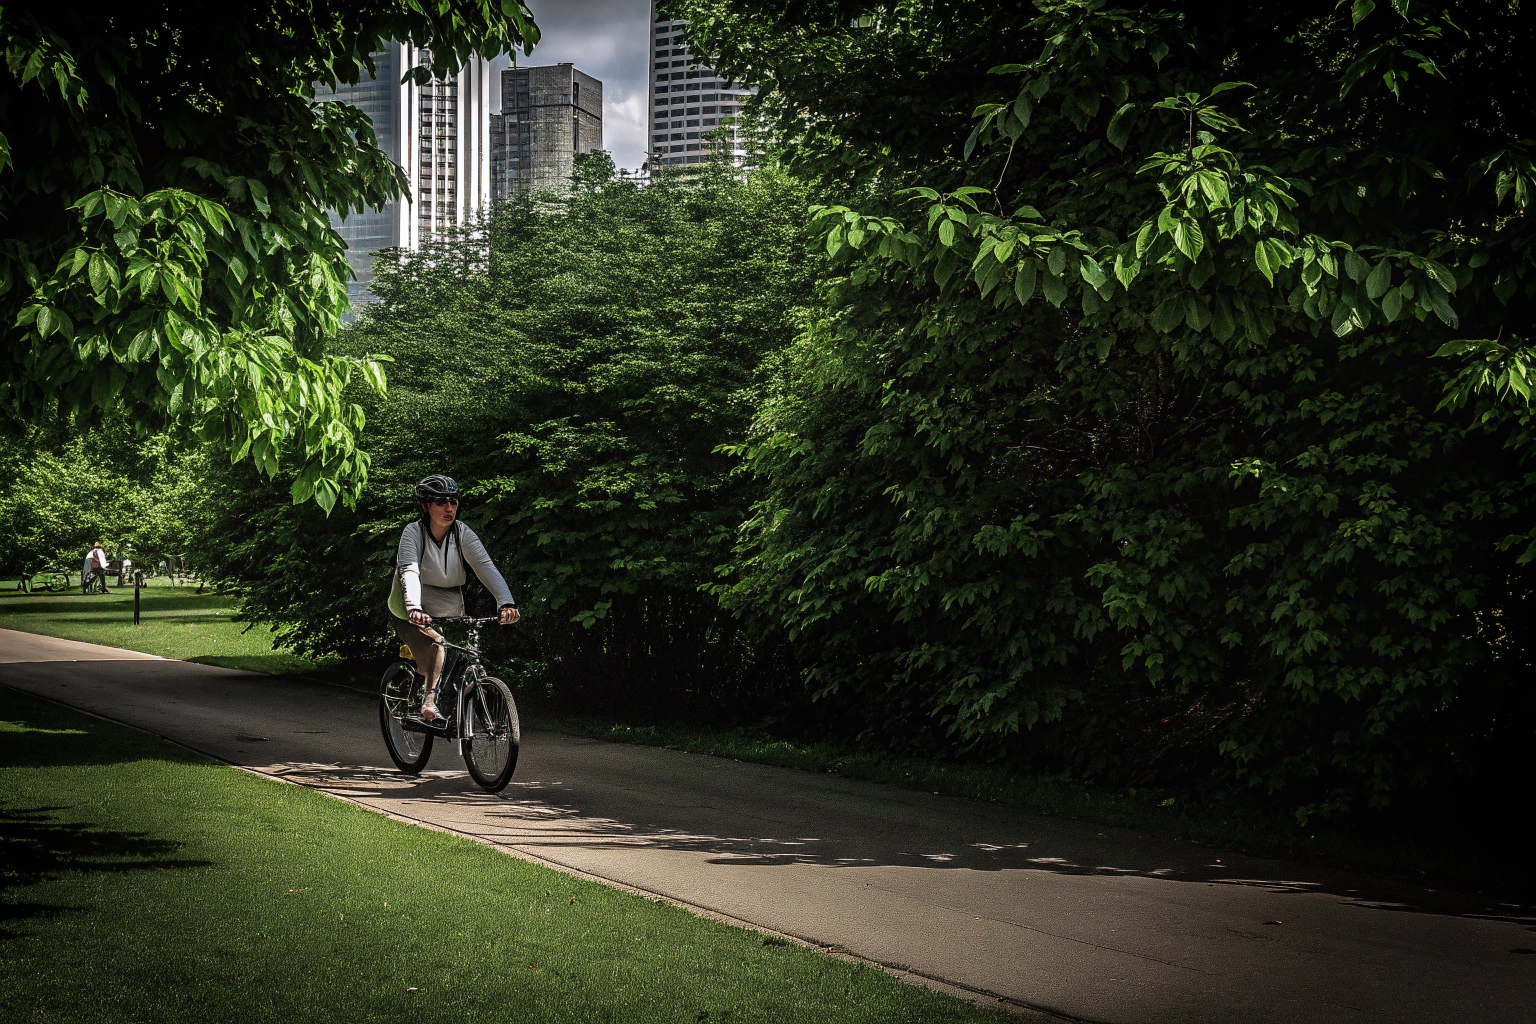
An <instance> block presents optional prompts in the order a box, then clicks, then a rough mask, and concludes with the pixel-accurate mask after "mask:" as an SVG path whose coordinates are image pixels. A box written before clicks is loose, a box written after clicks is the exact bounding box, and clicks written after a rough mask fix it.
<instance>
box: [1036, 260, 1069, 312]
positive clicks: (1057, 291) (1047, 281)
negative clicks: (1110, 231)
mask: <svg viewBox="0 0 1536 1024" xmlns="http://www.w3.org/2000/svg"><path fill="white" fill-rule="evenodd" d="M1053 255H1054V254H1053ZM1040 293H1041V294H1042V295H1044V296H1045V301H1046V302H1049V303H1050V304H1051V305H1053V306H1058V307H1059V306H1060V305H1061V304H1062V302H1063V301H1064V300H1065V299H1066V297H1067V282H1066V281H1064V280H1062V278H1061V275H1059V274H1046V275H1045V277H1044V279H1042V280H1041V282H1040Z"/></svg>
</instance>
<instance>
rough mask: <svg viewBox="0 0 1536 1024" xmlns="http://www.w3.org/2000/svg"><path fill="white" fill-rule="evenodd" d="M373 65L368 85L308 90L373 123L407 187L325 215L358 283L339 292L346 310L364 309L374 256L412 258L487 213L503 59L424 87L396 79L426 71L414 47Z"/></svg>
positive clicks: (393, 50)
mask: <svg viewBox="0 0 1536 1024" xmlns="http://www.w3.org/2000/svg"><path fill="white" fill-rule="evenodd" d="M372 56H373V61H374V65H375V68H376V71H375V73H374V75H373V76H372V77H368V76H366V75H365V76H364V77H363V79H362V80H361V81H360V82H358V84H356V85H342V86H340V87H339V88H337V89H335V90H332V89H327V88H324V87H319V88H317V89H316V90H315V98H316V100H317V101H323V100H341V101H343V102H346V103H351V104H353V105H355V106H357V107H359V108H360V109H361V110H363V111H364V112H365V113H366V114H367V115H368V116H369V118H370V119H371V120H372V121H373V131H374V135H376V136H377V137H378V140H379V147H380V148H381V149H383V150H384V152H385V153H387V154H388V155H389V158H390V159H391V160H393V161H395V163H397V164H399V165H400V167H401V168H403V169H404V170H405V173H406V177H407V178H408V179H409V180H410V183H411V184H410V191H409V193H408V199H407V200H405V201H399V202H393V203H390V204H388V205H387V206H385V207H383V208H381V209H377V210H366V211H364V212H362V213H351V214H348V215H347V216H346V217H345V218H342V217H340V216H338V215H337V214H335V213H332V215H331V221H332V223H333V224H335V225H336V230H337V231H338V232H339V233H340V234H341V237H342V238H343V239H344V240H345V241H346V243H347V249H348V252H347V259H348V262H349V263H350V264H351V266H352V270H353V273H354V274H356V275H357V277H356V280H354V281H352V282H351V283H350V284H348V286H347V294H348V295H349V296H350V297H351V299H352V302H353V304H354V305H356V304H359V303H362V302H369V301H372V298H373V296H372V295H371V294H370V291H369V289H370V288H371V286H372V284H373V254H374V253H375V252H377V251H378V250H380V249H387V248H394V247H399V248H403V249H417V248H420V246H421V243H422V242H423V241H424V240H426V239H430V238H431V237H433V236H434V235H437V234H439V233H441V232H444V231H446V230H448V229H450V228H453V227H459V226H463V225H466V224H469V223H471V222H473V220H474V218H475V217H476V215H477V214H478V213H479V211H480V210H481V209H483V208H484V207H485V206H487V205H488V204H489V203H490V199H491V181H490V172H491V163H490V148H489V143H490V115H491V112H492V111H494V110H496V109H498V108H499V105H500V104H499V100H500V92H501V89H500V85H501V83H500V79H499V74H498V73H499V72H500V70H501V68H503V67H505V66H507V64H509V63H510V58H508V57H506V56H501V57H497V58H493V59H487V58H485V57H478V56H477V57H475V58H473V59H472V60H471V61H470V63H469V64H468V65H466V66H465V67H464V68H462V69H460V71H459V73H458V74H457V75H453V76H447V77H443V78H439V79H435V80H433V81H430V82H428V83H427V84H426V85H424V86H423V85H417V84H416V82H415V81H414V80H412V81H409V82H405V83H402V82H401V81H400V79H401V77H402V76H403V75H404V74H405V72H406V71H407V70H408V69H410V68H412V67H415V66H416V65H418V64H423V63H426V62H427V61H429V60H430V59H431V57H430V53H429V52H428V51H426V50H423V49H422V48H421V47H418V46H416V45H414V44H412V43H390V44H389V46H388V48H386V49H384V50H381V51H378V52H376V53H374V54H373V55H372Z"/></svg>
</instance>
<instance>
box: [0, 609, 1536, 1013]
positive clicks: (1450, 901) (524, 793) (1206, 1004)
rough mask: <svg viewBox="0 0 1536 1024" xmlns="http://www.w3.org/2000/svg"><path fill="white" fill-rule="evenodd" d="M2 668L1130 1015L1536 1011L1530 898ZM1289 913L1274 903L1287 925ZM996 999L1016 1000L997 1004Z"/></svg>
mask: <svg viewBox="0 0 1536 1024" xmlns="http://www.w3.org/2000/svg"><path fill="white" fill-rule="evenodd" d="M0 683H3V684H5V685H8V686H12V687H15V688H17V689H21V690H25V691H28V692H30V693H35V694H38V695H41V696H44V697H49V698H52V699H54V700H58V701H62V702H65V703H68V704H72V705H74V706H76V707H80V708H84V709H87V710H89V711H93V712H95V713H97V714H100V715H104V716H106V717H109V718H113V719H116V720H118V721H122V722H127V723H129V724H132V725H136V726H139V727H141V728H144V729H147V730H150V731H152V732H155V733H158V734H161V735H164V736H168V737H170V738H172V739H175V740H177V741H179V742H181V743H183V744H185V745H187V746H189V747H192V748H194V749H197V750H201V751H204V752H206V753H209V754H212V755H214V756H216V757H219V758H223V759H225V760H227V761H232V762H235V763H237V764H241V765H245V766H248V767H251V768H254V769H256V770H259V771H261V772H265V773H268V774H271V775H275V776H281V777H282V778H284V779H287V780H290V781H293V782H298V783H302V784H304V785H307V786H313V787H315V788H318V789H321V790H324V791H326V792H329V793H333V794H336V795H338V796H343V797H345V798H347V799H350V800H353V801H356V802H358V803H360V804H363V805H365V806H368V807H372V808H375V809H378V810H381V811H385V812H388V813H391V814H396V815H400V816H404V817H408V818H413V819H417V820H420V821H423V822H425V823H429V824H433V825H436V826H439V827H444V828H450V829H453V830H456V831H459V832H463V833H467V834H470V835H473V836H475V837H477V838H479V839H481V840H483V841H486V842H490V843H493V844H496V845H498V846H501V847H504V848H506V849H508V850H509V851H511V852H513V853H516V854H519V855H521V856H525V857H531V858H535V859H538V860H541V861H545V862H547V863H552V864H555V865H559V866H562V867H564V868H567V869H572V870H576V871H580V872H584V873H587V874H590V875H595V876H598V877H600V878H603V879H607V880H611V881H614V882H617V883H620V884H623V885H628V886H633V887H636V888H639V889H642V890H645V891H648V892H652V893H656V894H659V895H662V896H665V897H668V898H670V899H674V900H677V901H679V902H682V903H685V904H689V905H692V906H695V907H699V908H703V909H705V910H707V911H710V912H713V913H715V914H718V915H724V916H726V917H729V918H734V919H736V920H739V921H744V922H750V923H752V924H755V925H758V926H761V927H764V928H768V929H772V930H774V931H778V932H782V933H784V934H788V935H793V936H796V937H798V938H801V939H804V940H807V941H810V942H813V943H815V944H817V945H821V946H824V947H831V948H833V949H839V950H846V951H848V952H851V953H853V954H856V955H858V956H861V957H864V958H867V959H870V960H874V961H877V962H880V963H882V964H886V965H891V966H900V967H903V968H906V969H907V970H909V971H910V972H913V973H915V974H917V975H920V976H924V977H927V978H930V979H936V980H939V981H942V982H945V983H948V984H950V985H953V986H957V987H960V988H963V989H967V990H969V991H971V992H973V993H989V994H991V995H992V996H994V997H1000V998H1002V999H1003V1000H1005V1001H1006V1003H1007V1005H1010V1006H1011V1007H1013V1008H1015V1009H1019V1010H1021V1012H1023V1013H1024V1015H1025V1016H1031V1017H1038V1018H1039V1019H1052V1017H1051V1015H1053V1014H1054V1015H1060V1016H1062V1017H1066V1018H1068V1019H1078V1020H1088V1021H1106V1022H1108V1021H1114V1022H1122V1021H1123V1022H1160V1021H1168V1022H1179V1024H1186V1022H1197V1021H1210V1022H1223V1024H1225V1022H1238V1021H1241V1022H1243V1024H1258V1022H1269V1021H1382V1022H1386V1021H1391V1022H1394V1024H1396V1022H1406V1021H1448V1022H1449V1021H1478V1022H1495V1021H1509V1022H1517V1021H1518V1022H1522V1024H1528V1022H1530V1021H1532V1020H1533V1019H1536V955H1532V956H1527V955H1520V954H1515V953H1512V952H1511V950H1512V949H1522V948H1530V947H1536V918H1532V917H1525V916H1521V913H1520V911H1519V908H1509V907H1498V906H1492V907H1490V906H1485V905H1480V904H1477V903H1475V902H1472V901H1470V900H1468V899H1466V898H1461V897H1455V896H1451V895H1447V894H1438V893H1433V892H1428V891H1425V890H1422V889H1416V888H1413V887H1409V886H1398V885H1394V884H1392V883H1387V882H1381V881H1376V880H1372V879H1367V878H1363V877H1359V876H1354V875H1349V874H1345V873H1340V872H1329V871H1322V870H1318V869H1314V868H1308V867H1298V866H1296V865H1291V864H1285V863H1281V862H1278V861H1265V860H1258V859H1253V858H1244V857H1225V856H1224V857H1222V858H1221V859H1220V860H1218V859H1216V856H1215V855H1214V854H1213V853H1211V852H1210V851H1208V850H1205V849H1202V848H1200V847H1196V846H1193V845H1190V844H1187V843H1178V842H1170V841H1163V840H1152V839H1147V838H1144V837H1140V836H1137V835H1135V834H1134V833H1131V832H1128V831H1124V830H1117V829H1111V828H1102V827H1094V826H1092V825H1085V824H1081V823H1078V822H1072V821H1061V820H1056V819H1050V818H1042V817H1036V816H1033V815H1029V814H1025V813H1022V812H1020V811H1016V810H1011V809H1008V808H1003V807H997V806H993V805H989V804H983V803H976V802H973V801H968V800H958V799H952V798H947V797H939V796H934V795H930V794H925V793H914V792H910V791H907V790H902V789H895V788H891V787H887V786H880V785H875V784H871V783H863V782H856V781H850V780H847V779H840V778H837V777H835V776H826V775H813V774H810V773H805V772H797V771H793V770H789V769H780V768H770V767H765V766H761V765H751V764H741V763H738V762H734V761H728V760H723V759H719V758H711V757H703V756H698V755H691V754H682V753H677V752H675V751H668V750H659V749H655V748H648V747H638V746H629V745H625V744H614V743H603V742H598V741H593V740H585V739H576V738H572V737H569V736H564V735H560V734H556V733H550V732H542V731H536V730H529V731H528V732H526V733H525V736H524V743H523V754H522V760H521V761H520V763H519V765H518V770H517V775H516V777H515V778H514V780H513V783H512V785H511V786H510V787H508V789H507V790H506V792H505V793H503V794H502V795H500V796H497V797H493V796H489V795H487V794H485V793H483V792H481V791H480V790H478V789H477V788H475V787H474V786H473V785H472V784H471V783H470V782H469V780H468V777H467V776H466V775H465V774H464V772H463V766H462V763H461V762H459V761H458V760H457V758H456V756H455V753H454V750H453V747H452V745H450V744H439V745H438V748H437V750H436V751H435V752H434V753H433V759H432V762H431V764H430V765H429V770H428V771H427V773H425V775H424V776H423V777H422V778H421V779H419V780H412V779H408V778H406V777H404V776H402V775H400V774H398V773H396V772H395V771H394V770H393V769H391V768H389V767H388V766H389V759H388V756H387V755H386V754H385V752H384V748H383V745H382V741H381V740H380V738H379V731H378V719H377V715H376V711H375V706H374V704H373V702H372V701H371V700H369V699H368V698H367V697H366V696H364V695H361V694H356V693H353V692H350V691H347V690H342V689H337V688H331V687H326V686H322V685H316V684H305V683H302V682H297V681H291V680H283V679H280V678H275V677H270V676H260V675H254V674H250V673H243V672H234V671H229V670H225V669H217V668H210V667H206V666H201V665H192V664H187V663H184V662H177V661H165V660H160V659H156V658H151V657H148V656H146V655H142V654H134V653H132V652H128V651H118V650H115V649H112V648H105V647H94V646H92V645H89V644H79V643H74V642H71V641H64V640H55V639H52V638H48V637H38V636H33V635H32V634H27V633H17V632H13V631H10V630H0ZM1277 922H1278V923H1277ZM994 1005H996V1004H995V1003H994Z"/></svg>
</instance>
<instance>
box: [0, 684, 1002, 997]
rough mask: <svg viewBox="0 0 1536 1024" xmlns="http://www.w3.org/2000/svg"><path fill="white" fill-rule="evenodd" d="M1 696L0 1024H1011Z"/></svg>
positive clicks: (812, 955)
mask: <svg viewBox="0 0 1536 1024" xmlns="http://www.w3.org/2000/svg"><path fill="white" fill-rule="evenodd" d="M4 695H5V699H6V705H5V710H4V711H3V712H0V1020H6V1021H24V1020H31V1021H42V1020H64V1021H111V1022H114V1024H121V1022H131V1021H144V1022H155V1024H161V1022H178V1021H186V1022H197V1024H201V1022H207V1021H240V1022H247V1021H277V1022H285V1024H286V1022H293V1021H303V1022H324V1021H391V1022H393V1021H402V1020H411V1021H439V1020H441V1021H452V1022H455V1024H460V1022H465V1021H498V1022H505V1021H541V1022H542V1021H567V1020H568V1021H584V1022H585V1021H625V1022H628V1021H677V1022H689V1024H697V1022H700V1021H713V1022H718V1021H806V1022H817V1024H820V1022H824V1021H881V1022H892V1021H957V1022H959V1021H981V1020H1003V1019H1006V1018H1005V1017H1004V1016H1003V1015H1000V1014H994V1013H989V1012H986V1011H982V1010H980V1009H978V1008H976V1007H973V1006H970V1005H969V1004H966V1003H962V1002H960V1001H958V1000H954V999H951V998H948V997H946V996H940V995H938V994H935V993H932V992H929V991H926V990H924V989H919V988H915V987H912V986H909V985H905V984H903V983H901V982H898V981H896V980H894V979H892V978H890V977H889V976H887V975H885V974H884V973H883V972H881V971H879V970H877V969H875V968H871V967H867V966H864V965H861V964H853V963H847V962H844V961H840V960H836V959H833V958H831V957H828V956H824V955H821V954H819V953H816V952H813V951H810V950H807V949H803V948H800V947H798V946H793V945H787V944H783V943H782V941H781V940H776V939H771V938H766V937H765V936H763V935H761V934H759V933H756V932H751V931H746V930H743V929H738V928H733V927H729V926H726V925H721V924H717V923H715V922H712V921H708V920H703V919H700V918H697V917H694V916H693V915H691V914H689V913H687V912H685V911H682V910H679V909H677V908H675V907H672V906H670V905H667V904H664V903H658V902H654V901H651V900H647V899H644V898H642V897H639V896H633V895H629V894H627V893H622V892H619V891H617V890H614V889H609V888H607V887H605V886H602V885H598V884H596V883H592V882H586V881H582V880H579V879H575V878H571V877H569V876H567V875H562V874H560V873H558V872H555V871H551V870H549V869H547V868H542V867H538V866H535V865H532V864H528V863H525V862H523V861H520V860H517V859H515V858H513V857H509V856H507V855H506V854H504V853H500V852H497V851H495V850H492V849H490V848H488V847H485V846H481V845H479V844H477V843H473V842H470V841H469V840H466V839H461V838H459V837H456V836H448V835H443V834H441V833H437V832H432V831H428V830H426V829H421V828H417V827H415V826H412V825H407V824H404V823H401V822H396V821H392V820H390V819H388V818H385V817H383V816H382V815H378V814H374V813H372V812H369V811H366V810H363V809H362V808H359V807H354V806H352V805H350V804H347V803H344V802H342V801H339V800H335V799H332V798H329V797H326V796H323V795H321V794H319V793H316V792H313V791H312V790H308V789H305V788H302V787H299V786H289V785H284V784H282V783H278V782H273V781H270V780H267V779H262V778H259V777H256V776H252V775H249V774H246V773H244V772H241V771H238V770H236V769H234V768H230V767H227V766H225V765H222V764H218V763H215V762H213V761H211V760H208V759H205V758H203V757H201V756H198V755H196V754H192V753H189V752H187V751H185V750H183V749H181V748H179V747H176V746H173V745H171V744H169V743H165V742H162V741H160V740H157V739H154V738H153V737H150V736H147V735H145V734H143V733H140V732H136V731H134V730H131V729H127V728H125V727H122V726H118V725H114V724H112V723H109V722H105V721H102V720H100V719H96V718H91V717H89V716H86V715H82V714H79V713H76V712H74V711H70V710H68V709H65V708H61V707H59V706H57V705H54V704H49V703H46V702H44V701H40V700H37V699H35V698H31V697H27V696H25V695H22V694H19V693H14V692H11V691H5V694H4ZM413 990H414V991H413Z"/></svg>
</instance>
